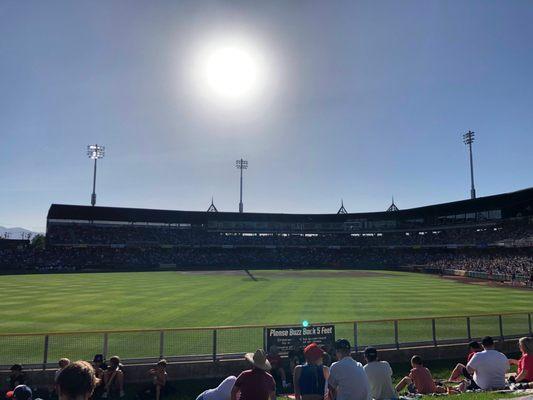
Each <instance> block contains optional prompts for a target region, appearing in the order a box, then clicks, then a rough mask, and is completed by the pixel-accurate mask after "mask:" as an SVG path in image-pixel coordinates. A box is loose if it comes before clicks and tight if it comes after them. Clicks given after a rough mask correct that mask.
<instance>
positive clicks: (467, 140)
mask: <svg viewBox="0 0 533 400" xmlns="http://www.w3.org/2000/svg"><path fill="white" fill-rule="evenodd" d="M474 139H475V135H474V132H472V131H470V130H469V131H468V132H466V133H465V134H463V143H464V144H466V145H467V146H468V150H469V152H470V183H471V187H470V198H471V199H475V198H476V189H475V188H474V161H473V159H472V143H474Z"/></svg>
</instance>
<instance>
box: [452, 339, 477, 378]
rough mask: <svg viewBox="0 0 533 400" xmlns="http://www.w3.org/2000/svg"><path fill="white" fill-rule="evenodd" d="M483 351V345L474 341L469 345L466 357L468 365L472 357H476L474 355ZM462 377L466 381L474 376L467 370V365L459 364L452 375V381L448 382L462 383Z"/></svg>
mask: <svg viewBox="0 0 533 400" xmlns="http://www.w3.org/2000/svg"><path fill="white" fill-rule="evenodd" d="M481 350H483V349H482V348H481V345H480V344H479V343H478V342H476V341H472V342H470V343H468V356H467V357H466V363H467V364H468V362H469V361H470V360H471V359H472V357H474V354H476V353H478V352H480V351H481ZM461 375H462V376H464V377H465V378H466V379H469V380H471V379H472V376H471V375H470V374H469V373H468V371H467V370H466V365H464V364H461V363H459V364H457V365H456V366H455V368H454V369H453V371H452V374H451V375H450V379H448V381H449V382H461V381H462V379H461Z"/></svg>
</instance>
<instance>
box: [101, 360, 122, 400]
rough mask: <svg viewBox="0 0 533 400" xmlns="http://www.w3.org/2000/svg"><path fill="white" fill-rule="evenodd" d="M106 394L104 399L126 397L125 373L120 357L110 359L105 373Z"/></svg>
mask: <svg viewBox="0 0 533 400" xmlns="http://www.w3.org/2000/svg"><path fill="white" fill-rule="evenodd" d="M104 385H105V392H104V394H103V395H102V398H104V399H106V398H108V397H111V398H117V397H124V372H123V371H122V364H121V363H120V358H119V357H118V356H113V357H111V358H110V359H109V366H108V367H107V369H106V370H105V372H104Z"/></svg>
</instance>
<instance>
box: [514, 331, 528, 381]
mask: <svg viewBox="0 0 533 400" xmlns="http://www.w3.org/2000/svg"><path fill="white" fill-rule="evenodd" d="M518 347H519V348H520V351H521V352H522V357H521V358H520V360H509V364H511V365H516V366H517V367H518V369H517V373H516V375H515V376H514V377H513V378H514V382H517V383H519V382H523V383H528V382H533V338H531V337H523V338H520V340H519V341H518ZM511 381H512V380H511Z"/></svg>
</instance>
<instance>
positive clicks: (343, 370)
mask: <svg viewBox="0 0 533 400" xmlns="http://www.w3.org/2000/svg"><path fill="white" fill-rule="evenodd" d="M350 350H351V346H350V342H349V341H348V340H346V339H339V340H337V341H336V342H335V351H336V354H337V360H339V361H337V362H334V363H333V364H332V365H331V368H330V370H329V380H328V386H329V391H330V397H331V398H333V399H335V400H369V399H370V384H369V383H368V378H367V376H366V373H365V371H364V369H363V366H362V365H361V363H359V362H357V361H355V360H354V359H353V358H352V356H351V354H350Z"/></svg>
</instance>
